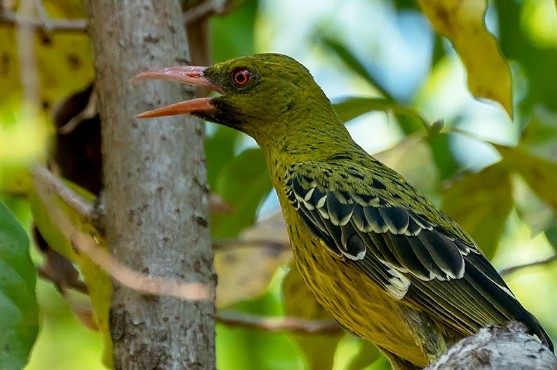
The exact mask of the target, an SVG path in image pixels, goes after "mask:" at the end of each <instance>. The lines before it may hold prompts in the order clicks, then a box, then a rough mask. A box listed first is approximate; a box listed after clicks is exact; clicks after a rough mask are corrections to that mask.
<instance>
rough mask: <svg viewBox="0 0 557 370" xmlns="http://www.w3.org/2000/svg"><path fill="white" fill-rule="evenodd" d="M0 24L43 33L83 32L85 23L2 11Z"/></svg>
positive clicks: (78, 20)
mask: <svg viewBox="0 0 557 370" xmlns="http://www.w3.org/2000/svg"><path fill="white" fill-rule="evenodd" d="M0 24H8V25H13V26H18V27H19V26H26V27H31V28H34V29H40V30H43V31H45V32H80V33H81V32H85V29H86V27H87V22H86V20H85V19H61V18H47V20H45V19H36V18H30V17H22V16H20V15H18V14H17V13H14V12H12V11H10V10H7V9H4V10H3V11H2V12H0Z"/></svg>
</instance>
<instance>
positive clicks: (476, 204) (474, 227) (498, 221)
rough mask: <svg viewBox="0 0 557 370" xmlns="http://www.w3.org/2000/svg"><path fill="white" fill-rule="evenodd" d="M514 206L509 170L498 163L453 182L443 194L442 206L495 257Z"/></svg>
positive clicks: (489, 256)
mask: <svg viewBox="0 0 557 370" xmlns="http://www.w3.org/2000/svg"><path fill="white" fill-rule="evenodd" d="M512 207H513V198H512V187H511V179H510V176H509V173H508V171H507V169H506V168H505V166H504V165H503V164H502V163H501V162H498V163H496V164H494V165H491V166H489V167H486V168H484V169H483V170H481V171H480V172H478V173H474V174H471V175H468V176H466V177H464V178H463V179H461V180H459V181H456V182H454V183H453V184H451V185H450V187H449V188H448V189H447V190H446V191H444V193H443V202H442V209H443V210H444V211H445V212H446V213H447V214H448V215H449V216H451V217H452V218H453V219H454V220H455V221H456V222H458V223H459V224H460V225H461V226H462V227H463V228H464V230H466V231H467V232H468V233H469V234H470V235H471V236H472V238H473V239H474V241H475V242H476V243H477V244H478V246H479V247H480V249H481V250H482V251H483V252H484V253H485V254H486V256H487V257H488V258H492V257H493V255H494V254H495V251H496V249H497V245H498V244H499V239H500V238H501V235H502V233H503V230H504V228H505V223H506V221H507V218H508V217H509V214H510V212H511V210H512Z"/></svg>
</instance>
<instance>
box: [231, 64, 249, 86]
mask: <svg viewBox="0 0 557 370" xmlns="http://www.w3.org/2000/svg"><path fill="white" fill-rule="evenodd" d="M250 78H251V74H250V72H249V71H248V69H247V68H243V67H242V68H238V69H236V70H234V72H232V81H233V82H234V85H236V86H237V87H243V86H246V85H247V84H248V82H249V81H250Z"/></svg>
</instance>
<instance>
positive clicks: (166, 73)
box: [134, 66, 224, 118]
mask: <svg viewBox="0 0 557 370" xmlns="http://www.w3.org/2000/svg"><path fill="white" fill-rule="evenodd" d="M205 69H206V67H194V66H185V67H167V68H161V69H155V70H151V71H146V72H142V73H139V74H137V75H136V76H135V77H134V78H135V79H157V80H169V81H176V82H181V83H186V84H190V85H197V86H204V87H207V88H209V89H211V90H213V91H217V92H219V93H224V91H223V90H222V89H221V88H220V87H219V86H216V85H215V84H213V83H212V82H211V81H209V80H208V79H207V78H205V76H204V73H203V72H204V71H205ZM211 101H212V98H197V99H192V100H186V101H183V102H179V103H175V104H171V105H167V106H166V107H162V108H157V109H154V110H150V111H147V112H144V113H141V114H138V115H137V116H136V117H138V118H150V117H162V116H174V115H177V114H188V113H196V112H206V111H210V110H214V109H215V107H214V106H213V105H212V103H211Z"/></svg>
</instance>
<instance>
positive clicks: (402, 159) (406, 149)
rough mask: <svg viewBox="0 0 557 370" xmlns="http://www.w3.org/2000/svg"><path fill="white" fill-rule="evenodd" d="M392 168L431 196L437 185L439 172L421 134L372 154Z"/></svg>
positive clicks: (435, 191)
mask: <svg viewBox="0 0 557 370" xmlns="http://www.w3.org/2000/svg"><path fill="white" fill-rule="evenodd" d="M373 155H374V157H375V158H377V159H378V160H380V161H381V162H383V163H384V164H386V165H387V166H389V167H391V168H394V169H395V170H396V171H397V172H399V173H400V174H401V175H402V176H403V177H404V178H405V179H406V180H407V181H408V182H409V183H410V184H412V185H413V186H415V187H416V188H417V189H418V190H420V191H421V192H422V193H424V194H426V195H429V196H433V195H434V194H437V192H438V187H439V173H438V169H437V167H436V166H435V162H434V160H433V156H432V151H431V148H430V146H429V145H428V143H427V140H425V139H424V136H423V135H419V134H413V135H411V136H407V137H406V138H404V139H403V140H402V141H400V142H399V143H397V144H396V145H395V146H393V147H392V148H389V149H387V150H384V151H382V152H379V153H374V154H373Z"/></svg>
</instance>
